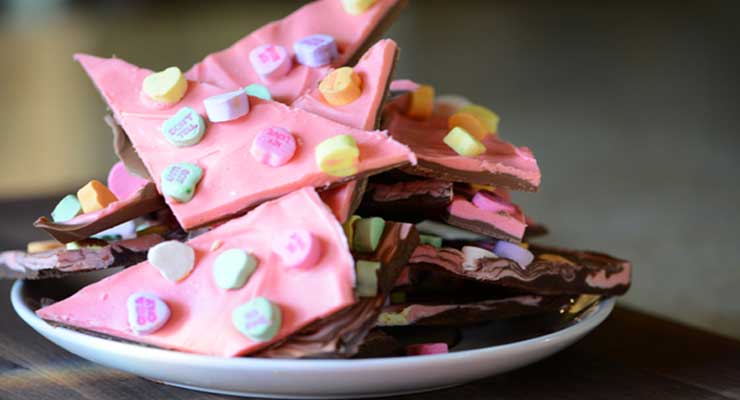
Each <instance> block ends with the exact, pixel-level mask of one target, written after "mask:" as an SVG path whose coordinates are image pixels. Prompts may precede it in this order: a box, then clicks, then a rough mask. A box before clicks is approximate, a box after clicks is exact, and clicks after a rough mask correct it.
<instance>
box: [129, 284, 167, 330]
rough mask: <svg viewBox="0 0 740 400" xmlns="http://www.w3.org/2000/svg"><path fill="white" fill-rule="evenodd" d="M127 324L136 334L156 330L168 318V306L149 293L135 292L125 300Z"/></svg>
mask: <svg viewBox="0 0 740 400" xmlns="http://www.w3.org/2000/svg"><path fill="white" fill-rule="evenodd" d="M126 310H127V311H128V324H129V327H131V330H132V331H134V333H135V334H137V335H148V334H150V333H154V332H156V331H158V330H159V329H160V328H161V327H162V326H164V324H166V323H167V321H168V320H169V319H170V308H169V307H168V306H167V304H166V303H165V302H164V301H162V300H161V299H160V298H159V297H157V296H156V295H154V294H151V293H145V292H136V293H134V294H132V295H131V296H129V297H128V300H126Z"/></svg>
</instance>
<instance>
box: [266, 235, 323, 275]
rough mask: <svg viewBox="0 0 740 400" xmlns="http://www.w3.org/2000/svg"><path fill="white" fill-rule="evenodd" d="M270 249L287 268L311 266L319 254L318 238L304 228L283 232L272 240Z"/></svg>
mask: <svg viewBox="0 0 740 400" xmlns="http://www.w3.org/2000/svg"><path fill="white" fill-rule="evenodd" d="M272 251H273V252H274V253H276V254H277V255H278V256H280V259H281V260H282V261H283V264H285V266H287V267H289V268H298V269H304V268H311V267H313V266H314V265H315V264H316V262H317V261H318V260H319V256H321V244H320V243H319V238H317V237H316V235H314V234H313V233H311V232H309V231H308V230H305V229H294V230H289V231H287V232H284V233H283V234H282V235H279V236H278V237H277V238H275V240H274V241H273V245H272Z"/></svg>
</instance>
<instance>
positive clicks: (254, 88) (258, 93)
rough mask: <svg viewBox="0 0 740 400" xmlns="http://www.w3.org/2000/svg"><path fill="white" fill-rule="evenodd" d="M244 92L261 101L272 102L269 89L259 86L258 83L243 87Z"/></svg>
mask: <svg viewBox="0 0 740 400" xmlns="http://www.w3.org/2000/svg"><path fill="white" fill-rule="evenodd" d="M244 92H246V93H247V95H249V96H253V97H259V98H260V99H262V100H272V95H271V94H270V89H268V88H267V86H265V85H260V84H259V83H253V84H251V85H249V86H247V87H245V88H244Z"/></svg>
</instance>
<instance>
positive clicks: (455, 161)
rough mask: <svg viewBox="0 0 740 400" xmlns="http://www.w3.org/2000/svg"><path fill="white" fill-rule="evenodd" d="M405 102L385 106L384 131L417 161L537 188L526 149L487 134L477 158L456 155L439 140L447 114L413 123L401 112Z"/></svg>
mask: <svg viewBox="0 0 740 400" xmlns="http://www.w3.org/2000/svg"><path fill="white" fill-rule="evenodd" d="M405 101H407V99H406V96H401V97H399V98H397V99H396V100H394V101H393V102H392V103H390V104H389V105H388V106H387V107H386V115H385V122H384V124H385V126H384V128H385V129H388V130H389V131H390V132H391V134H392V135H393V138H394V139H396V140H398V141H400V142H402V143H404V144H406V145H408V146H409V147H410V148H411V149H412V150H413V151H414V152H415V153H416V155H417V157H418V158H419V159H420V160H424V161H428V162H432V163H436V164H440V165H443V166H445V167H448V168H452V169H458V170H462V171H473V172H485V171H488V172H493V173H502V174H507V175H512V176H515V177H517V178H519V179H522V180H525V181H527V182H529V183H530V184H531V185H533V186H535V187H539V185H540V180H541V175H540V169H539V167H538V166H537V160H536V159H535V158H534V155H533V154H532V151H531V150H530V149H529V148H527V147H516V146H514V145H512V144H510V143H508V142H505V141H503V140H501V139H500V138H498V137H497V136H493V135H489V136H487V137H486V138H485V139H484V140H483V144H484V145H485V146H486V149H487V150H486V152H485V153H483V154H482V155H480V156H477V157H463V156H460V155H458V154H457V153H455V151H454V150H452V149H451V148H450V147H449V146H447V145H446V144H445V143H444V142H443V141H442V139H443V138H444V137H445V135H447V133H448V132H449V129H448V128H447V118H448V116H449V115H448V114H447V113H444V112H436V113H435V114H433V115H432V117H431V118H429V119H427V120H423V121H417V120H414V119H411V118H408V117H407V116H406V115H404V114H403V113H402V112H401V110H402V107H403V104H404V102H405Z"/></svg>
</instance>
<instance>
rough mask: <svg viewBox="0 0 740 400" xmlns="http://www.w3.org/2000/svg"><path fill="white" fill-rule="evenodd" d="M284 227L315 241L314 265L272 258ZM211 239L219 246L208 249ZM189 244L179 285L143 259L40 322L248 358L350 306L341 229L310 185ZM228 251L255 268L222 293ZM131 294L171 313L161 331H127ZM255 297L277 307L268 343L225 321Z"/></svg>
mask: <svg viewBox="0 0 740 400" xmlns="http://www.w3.org/2000/svg"><path fill="white" fill-rule="evenodd" d="M288 228H303V229H307V230H309V231H311V232H312V233H313V234H315V235H316V236H318V237H319V239H320V242H321V258H320V259H319V261H318V263H317V264H316V265H315V266H314V267H313V268H311V269H305V270H295V269H289V268H286V267H285V266H283V265H282V264H281V262H280V258H279V257H278V256H277V255H275V254H272V253H271V251H270V244H271V240H272V238H273V237H275V236H276V235H278V234H279V233H281V232H282V230H283V229H288ZM215 241H221V242H222V243H223V244H222V245H221V246H220V247H219V249H218V250H216V251H211V250H210V248H211V245H212V244H213V242H215ZM188 245H190V246H191V247H192V248H193V249H194V250H195V254H196V265H195V268H194V269H193V271H192V273H191V274H190V275H189V276H188V277H187V278H185V279H184V280H183V281H180V282H178V283H173V282H171V281H169V280H167V279H165V278H164V277H162V275H161V274H160V273H159V271H158V270H157V268H155V267H154V266H152V265H151V264H149V263H148V262H143V263H141V264H138V265H136V266H134V267H131V268H129V269H126V270H124V271H122V272H119V273H117V274H115V275H113V276H111V277H108V278H106V279H103V280H102V281H99V282H97V283H94V284H92V285H90V286H87V287H85V288H84V289H82V290H80V291H79V292H78V293H76V294H75V295H73V296H72V297H70V298H68V299H66V300H63V301H60V302H58V303H55V304H53V305H50V306H48V307H45V308H42V309H40V310H39V311H37V314H38V315H39V316H40V317H42V318H44V319H46V320H51V321H56V322H60V323H62V324H65V325H71V326H75V327H79V328H83V329H88V330H92V331H97V332H101V333H105V334H108V335H112V336H117V337H122V338H125V339H129V340H134V341H137V342H143V343H147V344H151V345H154V346H159V347H163V348H168V349H175V350H179V351H185V352H191V353H201V354H210V355H218V356H226V357H231V356H238V355H245V354H249V353H252V352H254V351H256V350H258V349H260V348H262V347H264V346H266V345H269V344H270V343H273V342H276V341H279V340H281V339H282V338H285V337H286V336H288V335H290V334H291V333H293V332H295V331H297V330H298V329H300V328H302V327H303V326H305V325H307V324H309V323H311V322H312V321H315V320H317V319H319V318H323V317H326V316H328V315H330V314H332V313H334V312H335V311H338V310H340V309H342V308H344V307H346V306H349V305H351V304H353V303H354V302H355V297H354V292H353V283H354V260H353V258H352V255H351V253H350V251H349V248H348V245H347V240H346V239H345V237H344V233H343V231H342V227H341V225H339V224H338V223H337V221H336V220H335V219H334V217H333V216H332V214H331V213H330V211H329V210H328V208H327V207H326V206H325V205H324V204H323V203H322V202H321V200H320V199H319V197H318V196H317V194H316V192H315V191H314V190H313V189H311V188H305V189H302V190H299V191H296V192H294V193H291V194H289V195H287V196H285V197H282V198H280V199H278V200H275V201H271V202H268V203H265V204H263V205H261V206H260V207H258V208H256V209H255V210H253V211H252V212H250V213H249V214H247V215H245V216H243V217H240V218H238V219H234V220H232V221H229V222H227V223H225V224H223V225H221V226H219V227H218V228H216V229H214V230H212V231H210V232H207V233H204V234H203V235H201V236H198V237H197V238H195V239H193V240H190V241H189V242H188ZM230 248H242V249H249V250H250V251H251V252H252V253H253V254H254V255H255V256H256V257H257V258H258V259H259V265H258V266H257V269H256V270H255V272H254V273H253V274H252V276H251V277H250V278H249V281H248V282H247V284H246V286H244V287H243V288H242V289H238V290H230V291H227V290H224V289H221V288H219V287H218V286H217V285H216V283H215V281H214V279H213V271H212V266H213V263H214V261H215V259H216V257H217V256H218V255H219V254H220V251H223V250H226V249H230ZM135 291H146V292H150V293H154V294H156V295H157V296H159V297H160V298H161V299H162V300H164V301H165V302H166V303H167V305H168V306H169V307H170V309H171V311H172V316H171V317H170V320H169V321H168V322H167V324H166V325H165V326H164V327H163V328H162V329H161V330H159V331H157V332H155V333H153V334H151V335H148V336H137V335H135V334H134V333H133V332H132V331H131V330H130V329H129V325H128V321H127V313H126V299H127V298H128V296H129V295H130V294H131V293H132V292H135ZM256 296H263V297H266V298H268V299H270V300H271V301H272V302H274V303H276V304H278V305H279V306H280V308H281V310H282V318H283V319H282V326H281V328H280V331H279V332H278V334H277V335H276V336H275V337H274V338H273V339H272V340H270V341H269V342H263V343H257V342H253V341H251V340H250V339H248V338H246V337H245V336H243V335H242V334H241V333H239V331H237V330H236V328H235V327H234V326H233V325H232V322H231V312H232V310H234V308H236V307H237V306H239V305H241V304H244V303H246V302H247V301H249V300H250V299H252V298H254V297H256Z"/></svg>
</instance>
